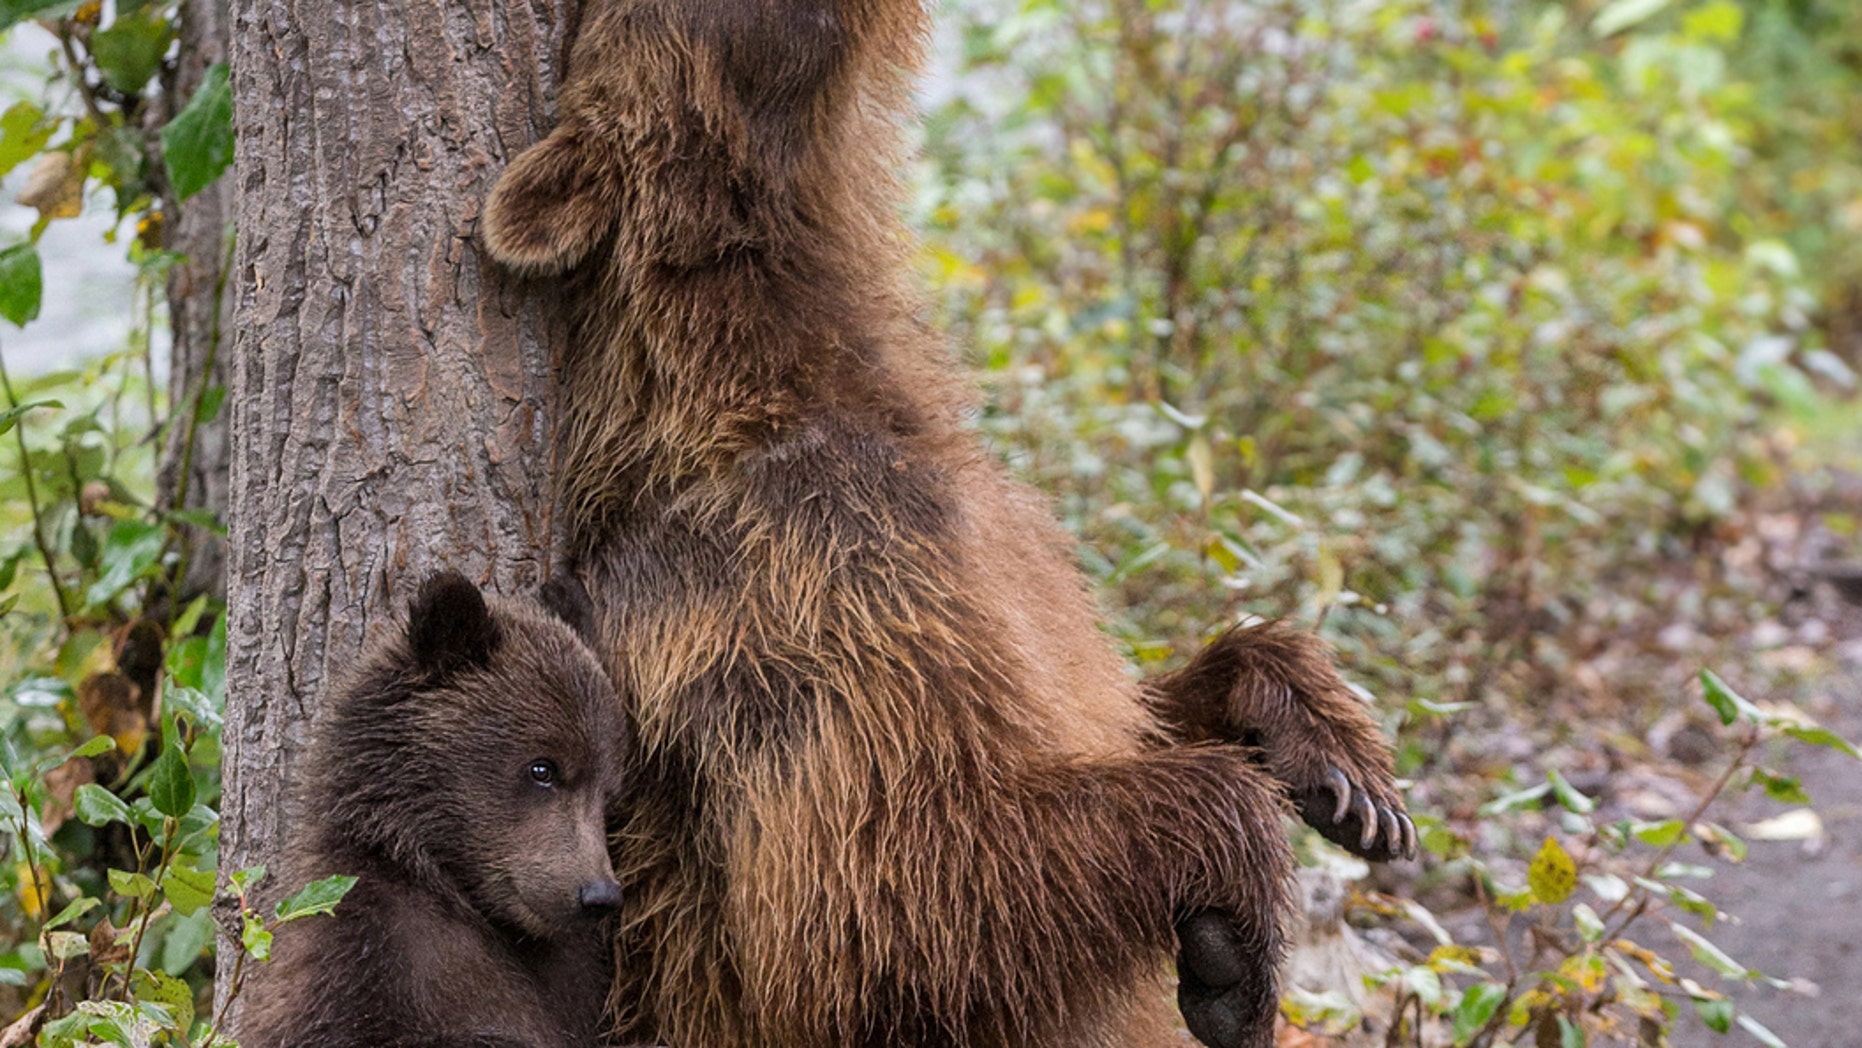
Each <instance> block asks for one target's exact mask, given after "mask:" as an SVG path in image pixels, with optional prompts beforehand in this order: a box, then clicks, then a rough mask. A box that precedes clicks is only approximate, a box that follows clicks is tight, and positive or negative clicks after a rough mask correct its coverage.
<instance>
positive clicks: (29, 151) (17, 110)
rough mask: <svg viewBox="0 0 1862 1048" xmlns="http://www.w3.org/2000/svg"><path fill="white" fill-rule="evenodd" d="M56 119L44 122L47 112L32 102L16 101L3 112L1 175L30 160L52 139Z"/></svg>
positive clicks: (0, 154)
mask: <svg viewBox="0 0 1862 1048" xmlns="http://www.w3.org/2000/svg"><path fill="white" fill-rule="evenodd" d="M57 129H58V123H57V121H50V122H46V121H45V111H44V110H43V109H40V108H39V107H38V106H36V105H34V104H32V103H31V102H15V103H13V105H12V107H11V108H9V109H8V110H7V111H6V112H5V113H4V114H0V175H4V174H6V173H7V172H9V171H11V170H13V169H14V168H16V167H18V166H19V165H20V163H21V162H22V161H25V160H28V159H30V158H31V157H32V156H34V155H35V154H37V153H38V152H39V150H40V149H43V148H44V147H45V143H47V142H49V141H51V138H52V132H54V131H56V130H57Z"/></svg>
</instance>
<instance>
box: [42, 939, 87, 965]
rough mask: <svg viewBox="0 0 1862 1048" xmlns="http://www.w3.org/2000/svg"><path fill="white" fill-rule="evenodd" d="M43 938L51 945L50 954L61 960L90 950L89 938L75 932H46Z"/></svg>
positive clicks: (78, 955) (79, 955) (66, 959)
mask: <svg viewBox="0 0 1862 1048" xmlns="http://www.w3.org/2000/svg"><path fill="white" fill-rule="evenodd" d="M45 938H46V941H47V942H49V943H50V944H51V946H52V956H53V957H56V958H58V959H59V960H61V961H68V960H70V959H71V958H73V957H82V956H84V955H85V954H87V953H89V952H91V944H90V940H89V939H88V938H86V937H85V936H83V935H80V934H78V933H77V932H48V933H46V936H45Z"/></svg>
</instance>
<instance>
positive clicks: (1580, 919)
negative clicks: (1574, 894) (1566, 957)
mask: <svg viewBox="0 0 1862 1048" xmlns="http://www.w3.org/2000/svg"><path fill="white" fill-rule="evenodd" d="M1571 920H1572V923H1573V924H1575V925H1576V926H1577V930H1578V938H1580V939H1583V940H1584V941H1585V942H1596V941H1597V940H1598V939H1601V938H1603V918H1601V917H1599V916H1597V911H1596V910H1593V909H1591V908H1590V907H1589V906H1586V905H1585V904H1584V903H1578V904H1577V905H1576V906H1573V907H1572V908H1571Z"/></svg>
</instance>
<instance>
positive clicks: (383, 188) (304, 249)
mask: <svg viewBox="0 0 1862 1048" xmlns="http://www.w3.org/2000/svg"><path fill="white" fill-rule="evenodd" d="M572 5H573V0H405V2H403V3H396V4H381V3H376V2H374V0H346V2H345V0H233V27H232V28H233V38H232V39H233V49H232V50H233V55H232V58H233V97H234V114H235V116H234V120H235V128H236V135H237V141H238V160H237V164H236V168H235V172H234V180H233V183H232V185H231V186H230V187H229V192H231V193H232V194H233V195H234V197H235V198H236V199H237V204H236V224H237V227H238V246H237V249H236V252H235V263H234V273H233V281H232V283H233V286H234V289H235V292H234V293H235V296H236V297H235V304H234V324H233V329H234V332H235V333H234V337H233V342H232V351H233V358H232V369H231V372H232V373H231V385H230V392H229V401H230V406H231V418H230V423H231V450H232V471H231V498H230V505H229V525H230V531H229V535H228V540H227V545H228V563H227V602H228V623H229V632H228V650H227V718H226V731H225V776H226V778H225V800H224V811H223V815H224V819H225V824H224V830H223V838H222V842H223V843H222V846H223V851H224V856H223V859H222V865H223V868H225V869H228V870H236V869H239V868H241V867H244V866H248V865H251V864H253V863H255V862H264V861H267V860H268V859H270V858H272V857H273V856H274V855H275V853H276V851H277V848H278V845H279V843H280V841H281V840H282V839H283V837H284V835H285V834H286V832H287V831H288V828H289V827H288V823H287V811H286V807H285V804H284V802H285V799H286V797H287V795H288V789H289V787H290V784H291V781H292V775H291V771H292V768H293V767H294V766H295V763H296V761H297V758H298V756H299V753H300V752H301V748H302V744H303V742H304V740H305V735H306V728H307V726H308V725H309V723H310V721H311V718H312V716H313V714H314V713H315V712H316V709H317V707H318V705H319V703H320V702H321V701H322V700H323V698H324V693H325V688H326V687H327V686H330V685H332V684H336V683H339V682H340V681H341V680H342V678H343V673H344V671H345V669H347V668H348V667H349V666H351V665H353V664H354V662H355V659H356V655H357V652H358V650H359V649H360V648H361V646H362V644H363V642H364V639H365V636H367V635H368V634H369V633H370V632H371V627H375V626H377V625H379V624H380V623H381V622H383V621H384V620H386V619H388V618H391V617H392V615H393V613H394V610H395V609H396V608H397V607H398V606H400V605H403V604H404V603H405V601H406V598H407V596H408V595H409V594H410V592H411V588H412V586H413V585H414V584H415V583H416V582H417V581H418V579H419V578H420V577H421V576H422V575H423V574H424V573H425V572H427V571H428V570H430V569H433V568H437V567H440V566H451V567H454V568H457V569H459V570H461V571H463V572H465V573H466V574H467V575H468V576H469V577H472V578H475V579H478V580H480V581H481V582H484V583H488V584H490V585H491V586H492V587H494V588H495V589H497V590H500V591H502V592H507V593H508V592H516V591H518V590H520V589H522V588H524V587H528V586H531V585H534V584H535V583H537V582H538V581H539V579H540V577H541V575H542V573H543V572H544V570H545V568H546V565H547V550H548V547H549V539H550V534H551V514H550V497H549V490H548V476H549V470H548V466H549V457H550V456H549V452H550V447H551V444H550V433H549V417H550V411H549V410H548V409H549V404H550V400H551V397H552V388H553V379H552V372H551V362H552V347H554V346H555V345H556V344H557V343H559V341H560V338H561V336H562V334H563V332H564V330H565V328H564V325H563V323H562V316H561V310H560V308H559V307H558V305H557V304H556V303H555V302H553V301H550V300H548V299H547V298H546V297H542V296H539V295H538V294H536V293H535V292H534V290H533V289H528V288H525V289H520V288H519V287H518V286H517V285H516V284H515V282H513V281H508V280H506V279H504V278H502V277H501V276H500V275H499V274H498V273H497V271H496V270H494V269H493V268H492V267H491V266H490V264H489V263H488V262H486V261H484V260H482V259H481V258H480V256H479V254H478V251H477V249H476V247H475V246H474V243H473V240H472V237H473V235H474V226H475V222H476V219H477V215H478V210H479V206H480V202H481V201H482V200H483V199H484V197H485V195H486V193H487V192H488V191H489V190H490V188H491V185H492V182H493V180H494V178H495V176H496V175H497V174H498V172H499V171H500V170H502V168H503V166H504V163H505V161H506V159H508V158H509V157H511V156H514V155H515V154H516V152H517V151H518V150H520V149H521V148H523V147H524V146H525V145H527V144H529V143H530V142H532V141H534V140H535V139H536V138H537V137H538V136H539V135H540V134H541V133H542V132H543V131H545V130H547V128H548V127H549V125H550V122H551V121H550V118H551V111H552V109H553V105H554V93H555V85H556V82H557V78H558V71H559V66H560V61H561V59H562V57H563V54H564V47H563V42H564V39H565V37H566V34H567V31H568V29H569V28H570V22H571V16H572V14H573V11H572ZM222 956H223V957H227V956H230V953H229V952H228V951H222ZM223 981H224V980H223Z"/></svg>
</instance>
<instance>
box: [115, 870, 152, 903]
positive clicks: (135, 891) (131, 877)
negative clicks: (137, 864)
mask: <svg viewBox="0 0 1862 1048" xmlns="http://www.w3.org/2000/svg"><path fill="white" fill-rule="evenodd" d="M110 890H111V891H113V892H115V893H117V894H118V895H121V896H122V897H124V898H125V899H153V898H155V882H154V881H152V880H150V879H149V877H148V875H147V874H141V873H130V872H129V871H128V870H111V871H110Z"/></svg>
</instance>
